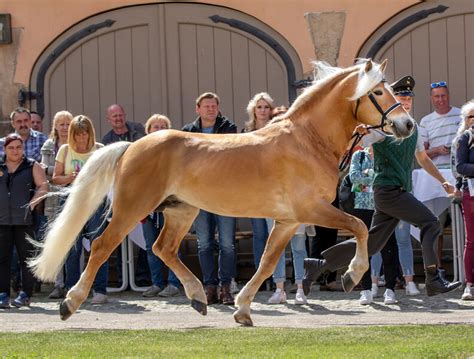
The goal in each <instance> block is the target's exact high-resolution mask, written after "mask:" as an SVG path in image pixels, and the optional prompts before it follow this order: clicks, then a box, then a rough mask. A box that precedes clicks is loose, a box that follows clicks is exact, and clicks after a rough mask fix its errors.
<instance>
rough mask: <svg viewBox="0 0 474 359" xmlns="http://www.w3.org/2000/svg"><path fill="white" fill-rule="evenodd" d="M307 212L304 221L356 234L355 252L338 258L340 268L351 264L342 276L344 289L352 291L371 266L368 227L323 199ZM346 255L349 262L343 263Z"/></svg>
mask: <svg viewBox="0 0 474 359" xmlns="http://www.w3.org/2000/svg"><path fill="white" fill-rule="evenodd" d="M307 213H310V216H308V217H305V218H306V219H305V222H304V223H313V224H316V225H318V226H322V227H328V228H337V229H345V230H347V231H349V232H351V233H353V234H354V236H355V240H356V248H355V253H353V252H347V253H344V255H343V256H341V257H340V258H338V260H339V262H341V264H342V266H339V268H340V267H345V266H346V265H347V264H349V267H348V269H347V271H346V273H344V275H343V276H342V284H343V287H344V290H345V291H346V292H350V291H351V290H352V289H353V288H354V287H355V285H356V284H357V283H359V282H360V280H361V279H362V276H363V275H364V273H365V272H366V271H367V269H368V268H369V259H368V258H369V257H368V251H367V239H368V231H367V227H366V226H365V224H364V222H362V221H361V220H360V219H359V218H356V217H354V216H352V215H350V214H347V213H345V212H343V211H341V210H340V209H338V208H336V207H334V206H332V205H331V204H330V203H328V202H325V201H323V200H322V199H321V200H320V201H319V202H318V206H317V207H316V208H312V209H311V210H309V211H307ZM306 220H307V221H306ZM352 255H354V256H353V257H352V260H350V258H351V257H350V256H352ZM343 257H344V258H343ZM346 257H348V259H347V262H345V263H343V262H344V261H345V258H346ZM349 260H350V263H349ZM304 284H305V283H304V282H303V285H304Z"/></svg>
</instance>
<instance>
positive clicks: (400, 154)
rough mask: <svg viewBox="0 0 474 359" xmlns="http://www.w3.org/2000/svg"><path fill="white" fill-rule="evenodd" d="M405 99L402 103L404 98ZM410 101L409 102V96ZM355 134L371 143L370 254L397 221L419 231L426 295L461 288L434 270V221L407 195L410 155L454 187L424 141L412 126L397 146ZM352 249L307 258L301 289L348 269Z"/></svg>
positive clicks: (404, 85) (407, 83) (402, 84)
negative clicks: (372, 179) (372, 177)
mask: <svg viewBox="0 0 474 359" xmlns="http://www.w3.org/2000/svg"><path fill="white" fill-rule="evenodd" d="M412 83H413V78H412V77H411V76H405V77H403V78H401V79H400V80H398V81H396V82H395V83H393V84H392V85H391V86H392V88H393V89H394V92H395V95H398V96H397V98H399V97H400V96H404V97H405V99H406V97H407V96H406V94H407V93H412V91H413V88H412ZM405 99H404V100H405ZM409 100H412V98H411V96H409ZM356 131H357V132H358V133H360V134H363V135H366V136H364V139H363V142H364V146H369V145H370V144H373V149H374V156H375V164H374V170H375V179H374V184H373V188H374V204H375V212H374V216H373V218H372V225H371V227H370V230H369V238H368V241H367V246H368V252H369V256H371V255H373V254H375V253H377V252H378V251H380V250H381V249H382V248H383V247H384V246H385V244H386V243H387V240H388V239H389V238H390V236H391V235H392V233H393V231H394V230H395V227H396V226H397V224H398V221H399V220H403V221H406V222H409V223H411V224H413V225H416V226H417V227H419V228H420V230H421V247H422V254H423V262H424V266H425V283H426V293H427V295H428V296H433V295H436V294H440V293H445V292H449V291H451V290H453V289H455V288H457V287H459V286H460V285H461V283H460V282H452V283H450V282H448V281H446V280H445V279H443V278H442V277H440V275H439V273H438V268H437V265H436V263H437V259H436V252H435V249H434V246H435V241H436V239H437V238H438V236H439V235H440V233H441V227H440V225H439V222H438V219H437V218H436V217H435V216H434V215H433V213H431V211H430V210H429V209H428V208H427V207H426V206H425V205H424V204H423V203H421V202H420V201H418V200H417V199H416V198H415V197H414V196H413V195H412V194H411V193H410V191H411V187H412V184H411V172H412V163H413V157H416V159H417V161H418V163H419V164H420V166H421V167H423V169H424V170H425V171H426V172H428V173H429V174H430V175H431V176H433V177H434V178H436V179H437V180H438V181H439V182H441V183H442V185H443V188H444V190H445V191H446V192H447V193H448V194H451V193H453V192H454V187H453V186H452V185H451V184H450V183H449V182H447V181H446V180H445V179H444V177H443V176H442V175H441V173H440V172H439V171H438V169H437V168H436V166H435V165H434V164H433V162H432V161H431V159H430V158H429V157H428V155H427V154H426V152H425V148H424V145H423V141H422V139H421V136H420V135H419V131H418V128H417V127H415V130H414V132H413V134H412V135H411V136H410V137H408V138H406V139H404V140H403V141H401V142H397V141H396V140H394V139H393V138H392V137H389V136H386V135H385V134H384V133H382V132H380V131H378V130H368V129H367V126H365V125H360V126H358V127H357V128H356ZM355 251H356V241H355V239H349V240H346V241H344V242H341V243H339V244H336V245H334V246H332V247H330V248H328V249H327V250H326V251H324V252H322V253H321V254H322V256H323V258H324V259H314V258H306V259H305V262H304V265H305V277H304V279H303V289H304V291H305V294H306V295H307V294H308V293H309V292H310V290H311V284H312V282H313V281H314V280H316V279H317V278H318V277H319V276H320V275H321V274H323V273H325V272H332V271H335V270H337V269H340V268H344V267H346V266H348V265H349V263H350V261H351V259H352V258H353V257H354V254H355ZM343 285H346V288H347V287H349V286H353V285H355V283H352V281H351V280H350V278H348V277H346V278H343Z"/></svg>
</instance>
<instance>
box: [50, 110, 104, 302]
mask: <svg viewBox="0 0 474 359" xmlns="http://www.w3.org/2000/svg"><path fill="white" fill-rule="evenodd" d="M103 146H104V145H103V144H101V143H98V142H96V141H95V130H94V126H93V124H92V121H91V120H90V119H89V118H88V117H87V116H84V115H79V116H76V117H74V118H73V119H72V121H71V124H70V125H69V131H68V140H67V144H64V145H62V146H61V147H60V148H59V151H58V154H57V155H56V164H55V166H54V172H53V183H54V184H57V185H62V186H68V185H70V184H71V183H72V182H74V180H75V178H76V176H77V175H78V173H79V172H80V170H81V169H82V167H83V166H84V164H85V163H86V161H87V160H88V159H89V158H90V157H91V156H92V154H93V153H94V152H95V151H96V150H97V149H99V148H101V147H103ZM103 212H104V205H102V206H100V207H99V209H98V210H97V211H96V212H95V213H94V215H93V216H92V217H91V218H90V219H89V222H87V224H86V225H85V226H84V228H83V229H82V232H81V233H80V234H79V235H78V236H77V240H76V244H75V245H74V246H73V247H72V248H71V251H70V252H69V254H68V257H67V259H66V281H65V287H66V289H68V290H69V289H70V288H71V287H73V286H74V285H75V284H76V283H77V281H78V280H79V277H80V275H81V271H80V258H81V254H82V249H83V245H82V238H83V237H86V238H88V239H90V240H91V241H93V240H94V239H95V238H97V237H99V236H100V234H101V233H102V232H103V230H104V229H105V226H104V224H105V223H104V221H103V220H102V218H101V217H102V214H103ZM107 270H108V262H105V263H104V264H103V265H102V266H101V267H100V269H99V271H98V273H97V276H96V278H95V282H94V296H93V297H92V304H102V303H106V302H107V289H106V288H107V280H108V278H107Z"/></svg>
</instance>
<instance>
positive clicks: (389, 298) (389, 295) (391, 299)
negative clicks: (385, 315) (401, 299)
mask: <svg viewBox="0 0 474 359" xmlns="http://www.w3.org/2000/svg"><path fill="white" fill-rule="evenodd" d="M383 298H384V300H383V304H385V305H390V304H396V303H398V300H397V298H395V292H394V291H393V290H391V289H385V293H384V294H383Z"/></svg>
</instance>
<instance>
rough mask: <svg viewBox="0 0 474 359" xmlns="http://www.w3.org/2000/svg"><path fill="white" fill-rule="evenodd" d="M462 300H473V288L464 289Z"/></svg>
mask: <svg viewBox="0 0 474 359" xmlns="http://www.w3.org/2000/svg"><path fill="white" fill-rule="evenodd" d="M461 299H462V300H473V299H474V296H473V295H472V287H466V288H464V293H463V294H462V296H461Z"/></svg>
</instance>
